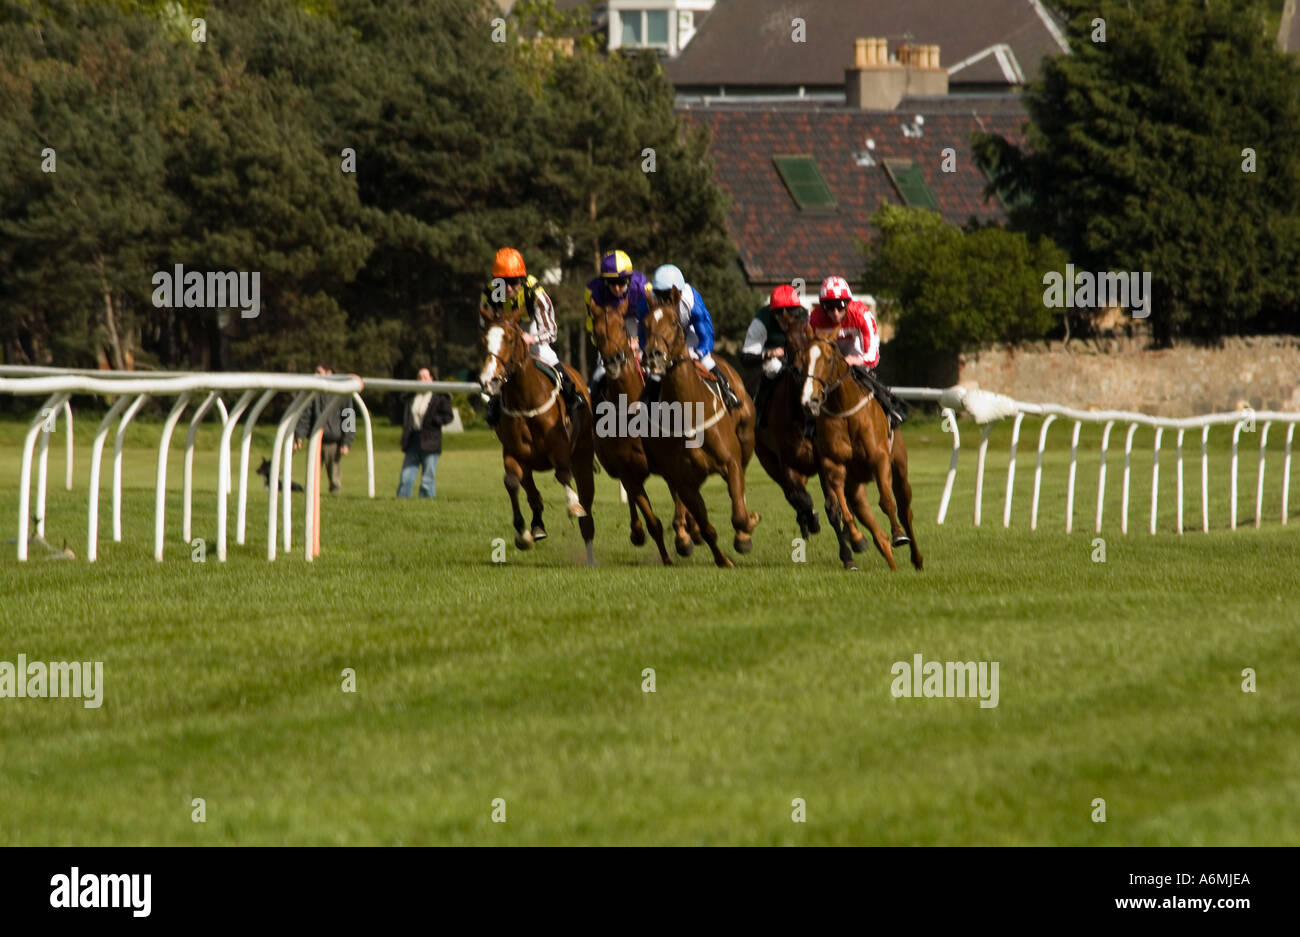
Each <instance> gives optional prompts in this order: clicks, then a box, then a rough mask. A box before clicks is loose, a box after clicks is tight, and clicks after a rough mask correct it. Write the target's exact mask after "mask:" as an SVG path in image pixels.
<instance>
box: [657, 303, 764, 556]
mask: <svg viewBox="0 0 1300 937" xmlns="http://www.w3.org/2000/svg"><path fill="white" fill-rule="evenodd" d="M647 298H648V301H649V311H648V312H647V314H646V318H645V331H646V344H645V356H644V361H645V367H646V370H647V371H649V372H650V375H651V376H652V377H657V378H658V379H659V381H660V389H659V402H660V403H663V404H668V405H670V406H671V405H673V404H679V405H680V406H681V410H682V412H683V414H696V415H698V416H696V417H693V418H692V419H691V420H690V421H689V424H690V429H691V430H692V431H691V432H689V433H686V434H684V436H683V438H680V439H672V438H663V437H659V438H648V439H646V440H645V443H646V451H647V452H648V453H650V454H651V456H650V457H651V461H652V464H654V465H655V466H656V469H655V470H656V471H662V474H663V476H664V478H665V479H666V480H667V481H668V485H669V487H670V488H671V489H672V491H673V493H674V494H675V495H676V496H678V497H680V498H681V499H682V502H683V503H684V504H685V505H686V510H688V511H689V512H690V513H691V516H692V517H693V518H694V519H695V521H696V522H697V523H698V524H699V526H700V531H701V532H702V534H703V535H704V541H705V543H707V544H708V545H709V549H710V550H711V551H712V552H713V562H714V563H716V564H717V565H718V566H722V567H726V568H730V567H731V566H732V565H733V564H732V562H731V560H730V559H729V558H728V557H727V555H726V554H725V553H723V552H722V551H721V550H720V549H718V533H717V531H716V530H714V528H713V525H712V524H710V523H709V512H708V509H707V508H706V507H705V506H704V498H703V497H702V496H701V495H700V486H701V485H703V484H704V481H705V479H707V478H708V477H709V475H712V474H717V475H721V476H722V477H723V478H724V479H725V480H726V483H727V492H728V494H729V495H730V497H731V526H732V527H733V528H734V529H735V531H736V537H735V541H734V546H735V548H736V550H737V552H739V553H748V552H749V551H750V550H752V549H753V548H754V543H753V540H752V539H751V538H750V535H751V534H752V533H753V531H754V528H755V527H756V526H757V525H758V522H759V516H758V514H756V513H751V512H750V511H749V508H748V507H747V506H746V504H745V467H746V466H747V465H749V460H750V458H751V457H752V456H753V454H754V402H753V401H752V400H750V399H749V394H748V393H746V391H745V387H744V385H743V384H742V383H741V381H740V375H738V374H737V373H736V370H735V368H733V367H732V366H731V365H730V364H728V363H727V362H725V361H722V360H721V359H718V368H719V369H720V370H721V371H722V372H723V374H724V375H725V376H726V378H727V380H728V381H729V382H730V384H731V387H732V389H733V390H734V391H735V393H736V396H737V397H739V398H740V402H741V406H740V407H739V408H738V409H736V410H728V409H727V407H726V404H724V403H723V401H722V398H721V395H720V394H718V393H715V392H714V391H713V390H712V389H711V387H712V384H713V382H712V380H711V379H710V378H709V377H708V376H707V372H706V371H705V370H704V368H703V366H701V365H699V364H698V363H697V362H696V361H695V359H694V358H692V357H691V354H690V352H689V350H688V349H687V346H686V332H685V330H684V329H683V328H682V323H681V320H680V319H679V317H678V312H677V310H678V305H679V303H680V302H681V292H680V291H679V290H678V289H677V288H676V287H674V288H673V290H672V293H671V294H670V295H669V296H668V297H667V298H665V299H662V300H661V299H660V298H659V297H658V296H657V295H656V294H654V293H652V292H649V291H647ZM700 417H702V419H700ZM652 419H653V417H652ZM686 422H687V421H686V420H683V424H684V425H685V424H686ZM682 536H683V533H682V531H680V530H679V531H677V537H678V552H681V547H682Z"/></svg>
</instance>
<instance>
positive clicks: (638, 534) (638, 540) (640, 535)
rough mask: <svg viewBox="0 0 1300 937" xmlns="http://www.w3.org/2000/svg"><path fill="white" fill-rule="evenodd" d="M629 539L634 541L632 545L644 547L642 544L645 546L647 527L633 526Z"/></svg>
mask: <svg viewBox="0 0 1300 937" xmlns="http://www.w3.org/2000/svg"><path fill="white" fill-rule="evenodd" d="M629 539H631V541H632V546H634V547H642V546H645V528H644V527H633V528H632V536H631V537H630V538H629Z"/></svg>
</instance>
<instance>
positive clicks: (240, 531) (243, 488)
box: [235, 390, 279, 546]
mask: <svg viewBox="0 0 1300 937" xmlns="http://www.w3.org/2000/svg"><path fill="white" fill-rule="evenodd" d="M277 393H279V391H274V390H268V391H266V392H265V393H264V394H262V396H261V397H260V398H259V399H258V401H257V403H256V404H254V405H253V409H252V410H251V411H250V412H249V414H248V419H247V420H245V421H244V435H243V436H242V437H241V439H240V441H239V503H238V504H237V505H236V507H235V543H237V544H239V545H240V546H243V544H244V519H245V516H246V512H247V510H248V455H249V450H250V449H251V448H252V445H253V426H254V424H256V423H257V418H258V417H259V416H261V415H262V411H263V410H265V409H266V405H267V404H268V403H270V402H271V398H273V397H274V396H275V395H276V394H277ZM272 497H274V493H272Z"/></svg>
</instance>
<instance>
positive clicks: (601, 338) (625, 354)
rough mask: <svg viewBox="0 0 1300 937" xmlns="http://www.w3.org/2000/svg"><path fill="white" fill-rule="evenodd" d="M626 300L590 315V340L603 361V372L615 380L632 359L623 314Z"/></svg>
mask: <svg viewBox="0 0 1300 937" xmlns="http://www.w3.org/2000/svg"><path fill="white" fill-rule="evenodd" d="M626 311H627V300H626V299H624V301H623V302H622V303H620V304H619V305H617V306H613V307H609V308H602V309H597V310H596V311H595V312H594V313H593V315H592V317H591V340H592V343H593V344H594V345H595V346H596V351H598V352H600V360H601V361H603V362H605V373H607V374H608V375H609V377H610V380H613V381H617V380H618V379H619V378H620V377H621V376H622V375H623V368H624V367H626V366H627V365H628V364H629V363H630V362H632V361H633V352H632V343H631V342H629V341H628V337H627V328H626V326H625V325H624V324H623V323H624V319H623V316H624V314H625V313H626Z"/></svg>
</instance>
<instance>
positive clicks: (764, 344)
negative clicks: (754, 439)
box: [740, 286, 806, 426]
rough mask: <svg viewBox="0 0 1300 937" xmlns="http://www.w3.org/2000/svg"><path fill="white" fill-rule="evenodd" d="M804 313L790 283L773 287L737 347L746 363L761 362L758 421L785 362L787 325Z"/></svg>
mask: <svg viewBox="0 0 1300 937" xmlns="http://www.w3.org/2000/svg"><path fill="white" fill-rule="evenodd" d="M805 315H806V313H805V312H804V308H803V305H802V304H801V303H800V302H799V297H798V295H796V294H795V291H794V288H793V287H790V286H778V287H777V288H776V289H774V290H772V295H771V297H770V298H769V299H768V302H767V305H766V306H764V307H763V308H762V309H760V310H758V312H757V313H756V314H755V316H754V321H753V322H751V323H749V331H748V332H746V333H745V344H744V346H743V347H742V348H741V349H740V354H741V358H742V360H743V361H744V362H745V363H746V364H749V365H757V364H760V363H761V364H762V368H763V377H762V379H761V380H760V381H759V384H758V394H757V395H756V396H755V398H754V408H755V409H756V410H757V411H758V425H759V426H766V425H767V406H768V404H769V403H770V402H771V400H772V392H773V390H774V389H775V388H776V380H777V378H778V377H779V376H780V375H781V372H782V370H783V369H784V368H785V367H786V366H787V362H786V328H787V327H790V328H793V327H795V325H796V323H799V322H802V321H803V318H804V316H805Z"/></svg>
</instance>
